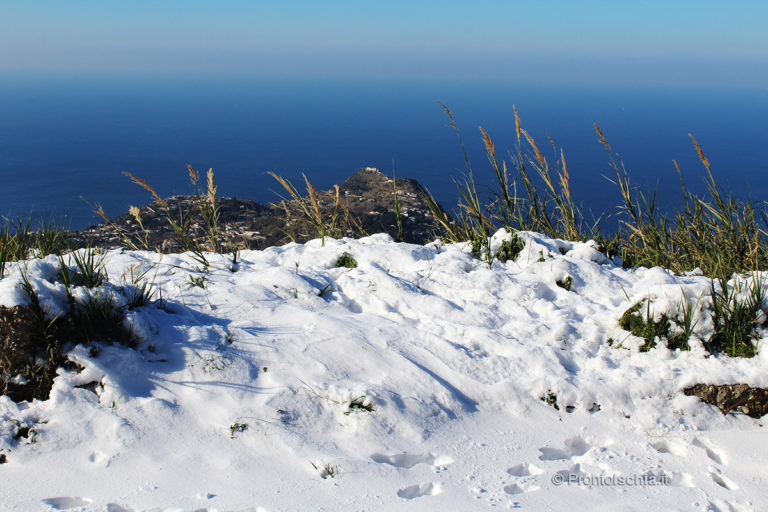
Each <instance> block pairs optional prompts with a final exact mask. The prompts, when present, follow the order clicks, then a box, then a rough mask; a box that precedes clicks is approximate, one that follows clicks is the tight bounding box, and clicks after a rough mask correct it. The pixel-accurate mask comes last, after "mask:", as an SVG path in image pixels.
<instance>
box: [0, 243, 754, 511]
mask: <svg viewBox="0 0 768 512" xmlns="http://www.w3.org/2000/svg"><path fill="white" fill-rule="evenodd" d="M518 236H519V237H520V238H521V240H522V241H523V242H524V244H525V246H524V248H523V250H522V251H520V253H519V254H518V255H517V257H516V258H515V259H514V260H510V261H507V262H506V263H500V262H499V261H495V262H493V263H492V265H489V264H488V263H487V262H485V261H482V260H478V259H475V258H473V257H472V255H471V254H470V248H469V247H468V246H467V245H466V244H442V243H440V242H439V241H435V242H433V243H430V244H426V245H423V246H420V245H409V244H398V243H394V242H393V241H392V239H391V238H390V237H389V236H388V235H374V236H370V237H367V238H363V239H359V240H352V239H343V240H333V239H327V240H326V241H325V244H323V243H322V242H321V241H320V240H313V241H311V242H308V243H306V244H302V245H298V244H288V245H286V246H283V247H272V248H269V249H266V250H264V251H244V252H243V253H242V254H241V255H240V258H239V260H238V262H237V264H236V265H234V266H233V263H232V261H231V257H229V256H226V255H208V259H209V260H210V262H211V265H210V267H209V268H208V269H207V270H206V269H202V268H200V265H199V264H198V263H196V262H195V261H194V260H193V259H192V258H191V257H189V256H188V255H159V254H155V253H151V252H129V251H111V252H109V253H107V254H106V257H105V264H106V271H107V274H108V282H107V283H105V285H104V289H105V290H111V292H110V293H112V297H113V299H112V300H114V301H117V303H119V300H120V299H119V297H120V294H119V293H118V292H119V290H121V289H122V287H124V286H125V285H126V276H127V275H128V272H129V270H130V269H131V268H134V269H135V268H142V269H147V268H151V269H152V272H150V273H148V275H149V276H153V279H154V285H153V286H154V289H155V290H156V291H157V295H156V297H155V298H156V299H157V298H159V295H160V294H161V295H162V301H159V300H155V302H154V303H152V304H150V305H148V306H144V307H139V308H136V309H134V310H133V311H129V312H128V316H127V322H129V323H130V325H131V327H132V328H133V330H134V333H135V334H137V335H138V337H139V339H140V341H139V344H138V346H137V347H136V348H135V349H131V348H126V347H123V346H119V345H108V344H103V343H102V344H99V345H100V349H101V350H100V351H99V353H98V355H97V356H96V357H93V355H94V353H93V352H92V351H91V350H90V347H89V346H88V345H78V346H74V347H70V348H69V356H70V358H71V359H73V360H76V361H77V362H78V363H79V364H80V365H82V366H83V367H84V370H83V371H82V372H81V373H75V372H67V371H64V370H60V372H59V377H58V378H57V379H56V381H55V383H54V387H53V390H52V392H51V397H50V399H49V400H47V401H35V402H33V403H25V402H23V403H20V404H16V403H14V402H12V401H11V400H10V399H8V398H7V397H0V452H2V453H4V454H6V455H7V460H8V462H7V463H6V464H0V477H2V479H3V480H4V485H3V487H4V489H6V490H4V491H3V498H2V501H3V504H4V507H3V509H4V510H5V509H6V507H7V508H8V509H9V510H38V509H46V508H47V509H49V510H51V509H52V510H112V511H117V510H125V511H129V510H130V511H133V510H147V509H160V510H304V509H313V510H315V509H322V510H341V509H345V510H346V509H349V510H392V509H396V508H399V507H402V506H404V505H406V504H407V505H408V506H409V508H414V507H415V509H421V510H435V509H445V510H473V509H476V508H481V507H484V506H500V507H503V508H529V509H533V510H541V509H551V510H574V509H575V510H579V509H590V510H601V509H605V510H608V509H617V508H619V509H625V508H631V507H639V509H644V508H649V507H657V508H664V509H669V510H680V509H686V510H690V509H695V510H765V509H766V508H768V491H767V490H766V489H768V485H766V483H768V482H767V481H766V476H765V475H766V474H767V473H766V471H765V469H766V466H765V460H768V440H766V437H765V435H764V428H763V427H762V423H761V422H760V421H759V420H753V419H751V418H748V417H745V416H740V415H733V414H731V415H728V416H723V415H722V414H721V413H720V411H718V410H717V409H715V408H714V407H711V406H708V405H705V404H702V403H701V402H700V401H699V400H698V399H696V398H694V397H689V396H685V395H684V394H683V393H682V389H683V388H685V387H687V386H690V385H693V384H695V383H698V382H703V381H706V382H707V383H712V384H721V383H746V384H749V385H752V386H761V387H768V371H767V370H768V355H766V354H765V353H764V352H765V351H763V350H761V351H759V354H758V356H757V357H755V358H752V359H736V358H728V357H725V356H709V355H708V354H707V353H706V352H705V351H704V349H703V348H702V347H701V345H700V344H694V345H696V346H694V347H693V350H691V351H684V352H681V351H671V350H669V349H667V348H666V347H665V346H664V344H663V343H659V344H658V345H657V347H656V348H654V349H652V350H650V351H649V352H644V353H643V352H639V351H638V350H637V347H639V346H640V344H641V342H642V340H640V339H638V338H636V337H634V336H632V335H631V334H629V333H627V332H625V331H622V330H621V329H620V328H619V327H618V320H619V318H620V317H621V316H622V314H623V313H624V312H625V311H626V310H627V309H628V308H630V307H631V306H633V305H634V304H636V303H637V302H639V301H642V300H650V301H651V303H652V305H653V312H652V314H653V315H657V314H662V313H664V312H668V311H670V310H671V309H673V308H674V307H675V306H676V304H678V303H679V302H680V300H681V298H682V297H687V298H691V299H694V300H695V299H696V298H697V297H700V296H702V295H704V294H705V293H706V292H707V290H709V287H710V281H709V280H708V279H707V278H705V277H703V276H697V275H690V276H683V277H681V276H675V275H673V274H672V273H670V272H668V271H666V270H663V269H659V268H652V269H644V268H640V269H635V270H626V269H623V268H621V267H620V266H617V265H615V264H614V262H613V261H612V260H610V259H609V258H608V257H606V256H605V255H604V254H602V253H600V252H599V251H598V250H597V247H596V244H594V243H592V242H588V243H573V242H566V241H562V240H552V239H548V238H546V237H544V236H542V235H540V234H537V233H528V232H524V233H519V234H518ZM508 237H509V235H508V234H507V233H505V232H499V233H497V234H496V235H495V236H494V239H493V244H492V247H493V248H495V249H498V247H499V246H500V244H501V240H503V239H508ZM345 252H346V253H348V254H349V255H350V256H351V257H352V258H354V259H355V261H356V262H357V267H355V268H343V267H342V268H337V267H336V266H335V264H336V262H337V260H338V258H339V257H340V256H341V255H342V254H343V253H345ZM57 264H58V263H57V260H56V259H55V258H53V257H48V258H45V259H42V260H31V261H29V262H28V263H27V271H28V275H29V277H30V281H31V283H32V285H33V287H34V289H35V290H36V292H37V293H38V295H39V296H40V299H41V303H42V304H43V305H44V307H45V308H47V310H48V311H49V314H50V315H52V316H53V315H56V314H60V313H61V311H63V310H64V309H65V307H66V300H67V295H66V290H65V288H64V285H63V284H61V283H60V282H58V281H57V279H56V269H57V268H58V267H57ZM19 272H20V271H19V269H18V268H14V266H10V267H9V271H8V272H7V275H6V277H5V278H4V279H2V280H0V304H3V305H6V306H13V305H17V304H25V303H26V301H27V298H26V296H25V294H24V293H23V292H22V291H21V290H20V286H19V283H20V274H19ZM190 275H192V276H193V277H197V278H200V277H202V278H203V280H202V283H203V286H204V287H201V286H194V285H193V284H192V281H191V280H190ZM566 278H570V281H569V286H568V287H567V288H568V289H566V287H563V285H562V283H563V282H564V280H565V279H566ZM558 283H560V284H558ZM123 305H124V304H123ZM700 320H701V321H700V322H699V323H698V324H697V331H696V334H695V335H696V336H698V338H699V339H703V337H704V336H705V334H706V329H708V328H710V329H711V325H709V324H707V322H706V319H705V318H703V317H702V318H701V319H700ZM609 339H610V340H611V343H609ZM764 342H765V340H764V339H761V340H759V347H761V346H762V344H763V343H764ZM555 406H556V407H555ZM17 425H27V426H30V427H31V428H33V429H34V431H35V433H36V435H35V436H34V437H33V439H32V440H30V439H29V438H18V439H17V438H16V437H17V436H16V435H15V434H14V433H15V432H16V430H15V429H16V427H15V426H17ZM32 441H34V442H32ZM659 483H661V484H659ZM649 500H650V501H649ZM642 504H644V505H642ZM651 504H653V505H651Z"/></svg>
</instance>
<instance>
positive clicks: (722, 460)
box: [691, 437, 728, 465]
mask: <svg viewBox="0 0 768 512" xmlns="http://www.w3.org/2000/svg"><path fill="white" fill-rule="evenodd" d="M691 444H692V445H693V446H696V447H698V448H703V449H704V452H705V453H706V454H707V457H709V458H710V460H711V461H712V462H714V463H716V464H722V465H726V464H728V461H727V459H726V457H725V454H724V453H723V452H721V451H720V450H718V449H717V448H715V447H714V446H713V445H712V443H710V442H708V441H704V440H703V439H700V438H698V437H696V438H694V440H693V442H692V443H691Z"/></svg>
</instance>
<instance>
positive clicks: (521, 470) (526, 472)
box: [507, 464, 544, 477]
mask: <svg viewBox="0 0 768 512" xmlns="http://www.w3.org/2000/svg"><path fill="white" fill-rule="evenodd" d="M543 472H544V470H543V469H541V468H540V467H538V466H534V465H533V464H518V465H517V466H512V467H511V468H509V469H508V470H507V473H509V474H510V475H512V476H517V477H523V476H536V475H540V474H542V473H543Z"/></svg>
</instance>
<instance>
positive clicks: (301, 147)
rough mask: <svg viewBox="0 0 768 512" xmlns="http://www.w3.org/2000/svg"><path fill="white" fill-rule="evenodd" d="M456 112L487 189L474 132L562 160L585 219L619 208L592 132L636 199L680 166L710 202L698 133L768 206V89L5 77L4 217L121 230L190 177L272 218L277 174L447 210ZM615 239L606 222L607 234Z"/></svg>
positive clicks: (181, 189)
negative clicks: (383, 179) (378, 189)
mask: <svg viewBox="0 0 768 512" xmlns="http://www.w3.org/2000/svg"><path fill="white" fill-rule="evenodd" d="M438 102H443V103H445V104H446V105H447V106H448V107H449V108H450V109H451V110H452V112H453V114H454V116H455V118H456V121H457V123H458V127H459V128H460V130H461V134H462V137H463V140H464V144H465V146H466V149H467V152H468V155H469V157H470V161H471V165H472V169H473V172H474V174H475V178H476V180H477V181H478V182H479V183H480V184H488V185H491V184H492V183H493V180H494V176H493V172H492V169H491V167H490V166H489V165H488V161H487V159H486V156H485V153H484V148H483V145H482V139H481V135H480V132H479V130H478V126H483V128H485V130H486V131H487V132H488V133H489V134H490V135H491V136H492V137H493V139H494V142H495V144H496V148H497V151H498V152H499V153H506V152H507V151H509V150H513V149H514V148H515V145H516V138H515V132H514V114H513V110H512V107H513V105H516V106H517V110H518V112H519V114H520V117H521V121H522V124H523V128H526V129H527V130H528V131H529V133H531V135H532V136H533V137H534V138H535V139H536V141H537V142H538V145H539V147H540V148H542V150H545V151H544V153H545V155H546V156H548V157H549V158H550V160H554V153H553V151H552V148H551V147H550V145H549V142H548V140H547V137H546V136H547V135H549V136H551V137H552V139H553V140H554V142H555V143H556V145H557V148H558V151H559V149H560V148H562V149H563V151H564V154H565V159H566V161H567V163H568V169H569V172H570V176H571V185H572V194H573V196H574V197H575V198H576V200H577V202H579V203H581V204H582V208H583V209H584V211H586V212H592V214H593V215H594V216H595V217H597V216H599V215H601V214H610V213H611V211H612V209H613V208H614V207H615V206H616V205H617V204H618V203H619V199H620V197H619V194H618V190H617V189H616V187H615V186H614V185H613V184H611V182H610V181H609V180H608V179H607V178H606V176H607V177H611V176H612V175H613V171H612V170H611V168H610V167H609V155H608V153H607V152H606V150H605V148H603V146H602V145H601V144H600V143H599V142H598V140H597V136H596V134H595V131H594V129H593V127H592V124H593V123H597V124H598V125H599V126H600V128H601V129H602V130H603V132H604V133H605V135H606V137H607V138H608V140H609V142H610V144H611V145H612V147H613V149H614V150H615V151H616V152H617V153H619V155H620V157H621V159H622V161H623V162H624V165H625V166H626V169H627V172H628V173H629V175H630V177H631V179H632V180H633V182H634V183H635V184H637V185H638V186H639V187H640V188H641V189H642V190H644V191H649V190H653V189H654V188H656V187H658V202H659V205H660V206H661V207H662V208H674V207H675V206H676V205H677V203H678V201H679V200H680V195H679V193H680V185H679V179H678V177H677V173H676V171H675V169H674V166H673V164H672V160H673V159H675V160H677V161H678V163H679V164H680V166H681V168H682V170H683V175H684V177H685V179H686V182H687V183H686V184H687V185H688V186H689V188H690V189H692V190H694V191H697V192H703V191H704V187H703V178H704V177H705V172H706V171H705V169H704V167H703V166H702V165H701V163H700V162H699V160H698V157H697V154H696V152H695V150H694V148H693V145H692V143H691V141H690V139H689V137H688V134H689V133H693V134H694V136H695V137H696V138H697V140H698V141H699V143H700V145H701V147H702V148H703V150H704V152H705V154H706V155H707V157H708V158H709V160H710V161H711V164H712V172H713V174H714V175H715V177H716V178H717V179H718V181H719V182H720V183H721V184H722V185H723V186H724V188H726V189H729V190H731V191H733V192H734V193H735V194H737V195H739V196H741V197H743V198H751V199H752V200H754V201H759V200H764V199H768V182H767V181H766V179H765V178H766V175H767V173H766V171H768V89H748V88H736V87H734V88H705V87H697V86H688V87H683V86H639V85H638V86H632V85H621V86H617V85H600V86H595V85H578V84H550V83H531V82H528V83H525V82H521V83H489V82H483V81H476V80H474V81H473V80H471V79H468V80H466V81H464V82H456V81H452V82H450V81H424V80H420V81H408V80H404V79H402V80H387V81H381V80H379V81H377V80H340V79H330V78H329V79H309V78H307V79H302V78H282V79H275V78H259V77H247V78H245V77H200V76H197V77H190V76H187V77H178V78H169V77H157V76H128V75H123V76H114V75H113V76H106V75H99V76H97V75H85V76H82V75H81V76H74V75H71V74H70V75H63V74H62V75H56V76H51V75H42V74H40V75H33V74H7V73H6V74H2V75H0V216H4V217H7V218H16V217H23V218H27V217H29V216H31V217H33V218H34V219H49V218H51V217H52V216H54V217H55V218H57V219H59V220H60V221H64V222H66V223H67V224H68V225H69V226H71V227H73V228H83V227H86V226H88V225H91V224H94V223H96V222H98V221H99V219H98V218H97V217H96V216H95V215H94V214H93V209H94V207H95V205H96V204H101V205H102V206H103V207H104V209H105V210H106V212H107V213H108V214H109V215H111V216H114V215H119V214H121V213H124V212H126V211H127V209H128V206H129V205H140V204H146V203H148V202H149V201H150V199H151V198H150V196H149V194H148V193H147V192H146V191H144V190H143V189H140V188H139V187H137V186H135V185H133V184H132V183H130V181H129V180H128V178H126V177H125V176H123V175H122V172H125V171H127V172H131V173H133V174H136V175H137V176H140V177H142V178H144V179H146V180H147V181H148V182H149V183H150V184H152V185H153V186H154V187H155V188H156V189H157V190H158V192H159V193H160V194H162V195H164V196H165V195H173V194H185V193H189V192H190V191H191V188H190V185H189V182H188V180H187V171H186V164H188V163H189V164H191V165H192V166H194V167H195V168H196V169H199V170H201V171H205V170H207V169H208V168H213V169H214V172H215V176H216V180H217V185H218V190H219V195H221V196H233V197H238V198H247V199H253V200H256V201H259V202H269V201H273V200H275V199H277V198H278V197H279V194H281V193H282V192H281V187H280V186H279V185H278V184H277V183H276V182H275V180H274V179H273V178H271V177H270V176H269V175H268V172H270V171H271V172H275V173H277V174H280V175H282V176H284V177H286V178H288V179H290V180H292V181H293V182H294V183H295V184H297V185H300V184H302V183H301V180H302V178H301V174H302V173H305V174H306V175H307V176H308V178H309V179H310V180H311V181H312V183H313V184H314V185H315V186H316V187H318V188H319V189H324V188H328V187H330V186H332V185H333V184H335V183H341V182H342V181H343V180H344V179H345V178H346V177H348V176H349V175H351V174H352V173H353V172H355V171H356V170H357V169H359V168H361V167H364V166H373V167H378V168H379V169H381V170H382V171H384V172H386V173H395V174H396V175H397V176H400V177H411V178H416V179H418V180H419V181H420V182H421V183H422V184H423V185H424V186H425V187H427V188H428V189H429V190H430V191H431V192H432V193H433V194H434V195H435V196H436V197H437V198H438V200H440V201H441V203H443V205H444V206H445V207H446V208H448V209H449V210H450V209H452V208H453V207H454V206H455V204H456V201H457V193H456V187H455V185H454V183H453V179H458V180H461V179H463V175H464V173H466V169H465V165H464V159H463V156H462V152H461V146H460V145H459V142H458V138H457V136H456V133H455V132H454V131H453V130H452V129H451V128H450V127H448V118H447V117H446V115H445V113H444V111H443V109H442V107H441V106H440V104H439V103H438ZM606 222H607V224H608V225H610V223H611V222H613V221H611V220H610V219H609V220H607V221H606Z"/></svg>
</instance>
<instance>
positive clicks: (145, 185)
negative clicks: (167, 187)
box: [123, 172, 168, 207]
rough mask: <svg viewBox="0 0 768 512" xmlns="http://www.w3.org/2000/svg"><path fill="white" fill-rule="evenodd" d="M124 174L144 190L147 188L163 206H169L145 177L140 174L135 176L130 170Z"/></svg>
mask: <svg viewBox="0 0 768 512" xmlns="http://www.w3.org/2000/svg"><path fill="white" fill-rule="evenodd" d="M123 175H125V176H128V177H129V178H130V179H131V181H132V182H134V183H135V184H137V185H138V186H140V187H141V188H143V189H144V190H146V191H148V192H149V193H150V194H152V197H154V198H155V201H157V202H158V203H160V204H161V205H162V206H164V207H167V206H168V203H166V202H165V200H164V199H163V198H162V197H160V194H158V193H157V192H155V189H154V188H152V187H151V186H150V185H149V183H147V182H146V181H144V180H143V179H141V178H139V177H138V176H135V175H133V174H131V173H130V172H124V173H123Z"/></svg>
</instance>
